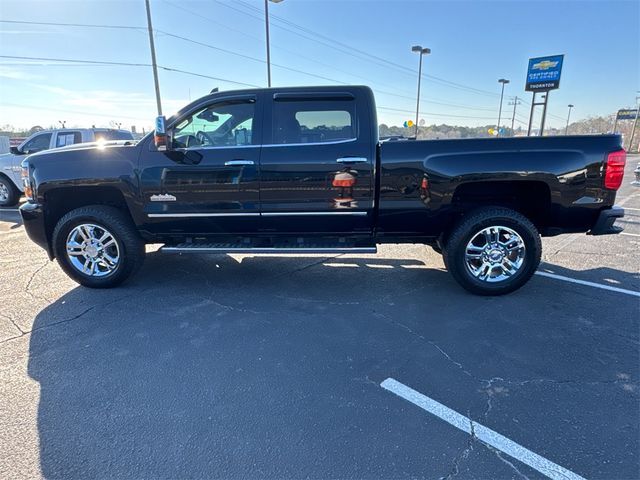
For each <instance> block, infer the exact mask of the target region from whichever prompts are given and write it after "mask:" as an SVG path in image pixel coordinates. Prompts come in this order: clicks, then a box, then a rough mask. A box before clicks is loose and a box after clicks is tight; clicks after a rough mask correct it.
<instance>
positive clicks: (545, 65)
mask: <svg viewBox="0 0 640 480" xmlns="http://www.w3.org/2000/svg"><path fill="white" fill-rule="evenodd" d="M556 65H558V62H557V61H556V62H552V61H550V60H543V61H542V62H538V63H534V64H533V68H535V69H536V70H549V69H550V68H553V67H555V66H556Z"/></svg>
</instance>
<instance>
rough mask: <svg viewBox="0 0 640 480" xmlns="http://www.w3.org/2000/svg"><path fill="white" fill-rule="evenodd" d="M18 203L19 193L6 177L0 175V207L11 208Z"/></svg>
mask: <svg viewBox="0 0 640 480" xmlns="http://www.w3.org/2000/svg"><path fill="white" fill-rule="evenodd" d="M19 201H20V192H19V191H18V189H17V188H16V186H15V185H14V184H13V182H12V181H11V180H9V179H8V178H7V177H5V176H3V175H0V207H13V206H15V205H17V204H18V202H19Z"/></svg>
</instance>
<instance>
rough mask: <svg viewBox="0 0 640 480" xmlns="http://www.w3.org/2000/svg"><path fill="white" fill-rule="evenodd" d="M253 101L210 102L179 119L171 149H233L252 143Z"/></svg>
mask: <svg viewBox="0 0 640 480" xmlns="http://www.w3.org/2000/svg"><path fill="white" fill-rule="evenodd" d="M254 115H255V102H254V101H247V100H242V101H237V100H236V101H228V102H222V103H214V104H211V105H208V106H207V107H205V108H203V109H201V110H199V111H197V112H195V113H194V114H192V115H190V116H188V117H186V118H183V119H182V120H180V121H179V122H178V123H177V124H176V126H175V127H174V130H173V135H172V137H173V140H172V142H173V148H206V147H237V146H244V145H253V144H254V129H253V125H254Z"/></svg>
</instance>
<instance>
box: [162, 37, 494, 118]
mask: <svg viewBox="0 0 640 480" xmlns="http://www.w3.org/2000/svg"><path fill="white" fill-rule="evenodd" d="M156 32H158V33H162V34H163V35H166V36H168V37H172V38H177V39H180V40H183V41H185V42H189V43H193V44H195V45H200V46H202V47H206V48H210V49H212V50H216V51H219V52H223V53H226V54H229V55H235V56H239V57H241V58H246V59H248V60H252V61H254V62H259V63H262V64H264V63H266V62H265V60H263V59H261V58H257V57H252V56H250V55H245V54H242V53H238V52H234V51H232V50H227V49H225V48H221V47H216V46H215V45H211V44H209V43H205V42H201V41H198V40H194V39H192V38H188V37H184V36H182V35H176V34H173V33H170V32H167V31H164V30H160V29H156ZM271 65H272V66H274V67H277V68H281V69H284V70H289V71H292V72H296V73H300V74H302V75H307V76H310V77H315V78H319V79H321V80H327V81H330V82H334V83H338V84H345V83H346V82H343V81H342V80H338V79H335V78H331V77H326V76H324V75H318V74H315V73H311V72H305V71H303V70H299V69H297V68H292V67H287V66H284V65H280V64H277V63H273V62H272V63H271ZM345 73H347V74H349V73H348V72H345ZM373 90H374V91H376V92H378V93H382V94H386V95H393V96H396V97H400V98H406V99H409V100H413V97H409V96H407V95H401V94H398V93H394V92H389V91H385V90H380V89H375V88H374V89H373ZM423 101H424V102H425V103H426V102H428V103H431V104H435V105H443V106H448V107H455V108H463V109H469V110H484V111H493V110H494V109H493V108H484V107H469V106H466V105H458V104H452V103H446V102H440V101H436V100H427V99H425V100H423Z"/></svg>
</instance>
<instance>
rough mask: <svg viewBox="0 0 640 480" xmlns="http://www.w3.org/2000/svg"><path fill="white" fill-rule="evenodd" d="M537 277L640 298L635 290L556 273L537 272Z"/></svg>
mask: <svg viewBox="0 0 640 480" xmlns="http://www.w3.org/2000/svg"><path fill="white" fill-rule="evenodd" d="M536 275H540V276H541V277H549V278H555V279H556V280H562V281H563V282H570V283H577V284H578V285H586V286H588V287H594V288H601V289H602V290H610V291H612V292H618V293H624V294H625V295H632V296H634V297H640V292H635V291H633V290H626V289H624V288H618V287H610V286H609V285H603V284H602V283H595V282H587V281H586V280H576V279H575V278H570V277H564V276H562V275H556V274H555V273H548V272H540V271H537V272H536Z"/></svg>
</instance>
